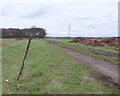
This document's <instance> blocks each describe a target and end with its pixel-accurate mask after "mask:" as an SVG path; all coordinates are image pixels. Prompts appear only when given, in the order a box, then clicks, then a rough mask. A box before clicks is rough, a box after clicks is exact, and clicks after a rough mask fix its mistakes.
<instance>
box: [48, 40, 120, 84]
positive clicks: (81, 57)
mask: <svg viewBox="0 0 120 96" xmlns="http://www.w3.org/2000/svg"><path fill="white" fill-rule="evenodd" d="M49 44H50V45H52V46H54V47H56V48H59V49H61V50H62V51H64V52H65V53H67V54H69V55H71V56H73V57H74V58H76V59H77V60H78V61H80V62H82V64H85V65H87V66H90V67H92V68H94V69H96V70H98V71H99V72H100V73H102V74H104V75H105V76H108V77H110V78H111V79H112V80H113V81H114V82H115V83H117V84H120V82H119V80H120V78H119V76H118V65H113V64H110V63H108V62H106V61H104V60H101V59H96V58H94V57H91V56H88V55H85V54H80V53H78V52H76V51H74V50H71V49H68V48H63V47H61V46H58V45H56V44H53V43H50V42H49Z"/></svg>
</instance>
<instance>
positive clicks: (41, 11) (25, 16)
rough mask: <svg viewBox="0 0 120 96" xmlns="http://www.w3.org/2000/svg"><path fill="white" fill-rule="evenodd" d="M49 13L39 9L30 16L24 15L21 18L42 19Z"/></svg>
mask: <svg viewBox="0 0 120 96" xmlns="http://www.w3.org/2000/svg"><path fill="white" fill-rule="evenodd" d="M48 13H49V11H46V9H41V8H40V9H38V10H35V11H33V12H30V13H29V14H27V15H24V16H20V18H36V17H41V16H45V15H47V14H48Z"/></svg>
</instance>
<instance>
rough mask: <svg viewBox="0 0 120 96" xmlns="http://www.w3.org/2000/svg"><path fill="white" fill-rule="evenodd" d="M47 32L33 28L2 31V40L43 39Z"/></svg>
mask: <svg viewBox="0 0 120 96" xmlns="http://www.w3.org/2000/svg"><path fill="white" fill-rule="evenodd" d="M45 35H46V32H45V29H43V28H31V29H13V28H10V29H2V38H28V37H34V38H43V37H45Z"/></svg>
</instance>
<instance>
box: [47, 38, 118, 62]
mask: <svg viewBox="0 0 120 96" xmlns="http://www.w3.org/2000/svg"><path fill="white" fill-rule="evenodd" d="M47 40H48V41H57V42H54V43H55V44H57V45H59V46H62V47H66V48H70V49H72V50H75V51H77V52H79V53H83V54H87V55H90V56H93V57H96V58H98V59H103V60H106V61H108V62H111V63H114V64H119V62H120V61H118V57H113V56H112V57H111V56H105V55H101V54H96V53H94V52H92V51H90V50H83V49H79V48H76V47H74V46H77V47H85V48H91V49H95V50H101V51H106V52H111V53H118V51H116V50H115V48H114V47H111V46H103V47H92V46H85V45H84V44H80V43H69V41H72V39H47ZM59 42H60V43H59Z"/></svg>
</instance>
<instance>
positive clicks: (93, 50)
mask: <svg viewBox="0 0 120 96" xmlns="http://www.w3.org/2000/svg"><path fill="white" fill-rule="evenodd" d="M49 42H51V43H54V44H55V43H61V44H64V45H69V44H65V43H62V42H57V41H49ZM73 47H75V48H79V49H82V50H87V51H88V50H89V51H91V52H93V53H96V54H100V55H105V56H113V57H118V53H110V52H106V51H103V50H95V49H92V48H87V47H86V48H85V47H78V46H75V45H73Z"/></svg>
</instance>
